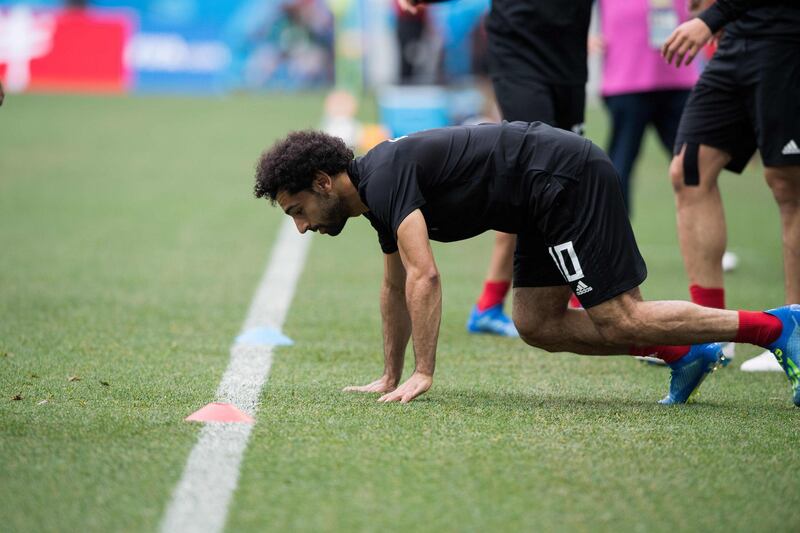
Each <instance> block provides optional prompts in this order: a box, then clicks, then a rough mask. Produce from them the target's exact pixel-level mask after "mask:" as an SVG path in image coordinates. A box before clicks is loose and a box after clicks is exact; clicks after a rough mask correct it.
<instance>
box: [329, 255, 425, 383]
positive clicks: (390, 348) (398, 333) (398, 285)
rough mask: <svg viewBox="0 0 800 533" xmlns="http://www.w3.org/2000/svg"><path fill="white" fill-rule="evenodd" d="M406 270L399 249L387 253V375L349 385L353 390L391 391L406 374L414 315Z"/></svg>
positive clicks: (384, 314) (384, 301)
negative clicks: (408, 302)
mask: <svg viewBox="0 0 800 533" xmlns="http://www.w3.org/2000/svg"><path fill="white" fill-rule="evenodd" d="M405 288H406V270H405V268H404V267H403V262H402V260H401V259H400V254H399V253H398V252H395V253H393V254H387V255H384V256H383V284H382V286H381V318H382V321H383V375H382V376H381V377H380V378H379V379H377V380H375V381H373V382H372V383H369V384H367V385H363V386H358V387H345V388H344V390H345V391H353V392H381V393H383V392H390V391H393V390H395V388H397V384H398V383H399V382H400V378H401V377H402V376H403V360H404V359H405V353H406V346H408V339H409V337H410V336H411V318H410V317H409V316H408V309H407V308H406V289H405Z"/></svg>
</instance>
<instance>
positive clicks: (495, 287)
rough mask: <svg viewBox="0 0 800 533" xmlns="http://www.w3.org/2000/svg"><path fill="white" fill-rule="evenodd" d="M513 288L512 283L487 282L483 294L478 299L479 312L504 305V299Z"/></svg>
mask: <svg viewBox="0 0 800 533" xmlns="http://www.w3.org/2000/svg"><path fill="white" fill-rule="evenodd" d="M510 287H511V282H510V281H488V280H487V281H486V283H484V284H483V292H482V293H481V297H480V298H478V311H481V312H483V311H486V310H487V309H489V308H490V307H493V306H495V305H497V304H501V303H503V299H504V298H505V297H506V294H507V293H508V289H509V288H510Z"/></svg>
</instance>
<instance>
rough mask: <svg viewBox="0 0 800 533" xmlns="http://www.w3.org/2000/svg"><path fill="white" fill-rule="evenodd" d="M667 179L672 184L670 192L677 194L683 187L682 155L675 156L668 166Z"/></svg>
mask: <svg viewBox="0 0 800 533" xmlns="http://www.w3.org/2000/svg"><path fill="white" fill-rule="evenodd" d="M669 179H670V181H671V182H672V190H674V191H675V194H679V193H680V192H681V190H682V189H683V188H684V187H685V185H684V183H683V154H679V155H676V156H674V157H673V158H672V162H671V163H670V164H669Z"/></svg>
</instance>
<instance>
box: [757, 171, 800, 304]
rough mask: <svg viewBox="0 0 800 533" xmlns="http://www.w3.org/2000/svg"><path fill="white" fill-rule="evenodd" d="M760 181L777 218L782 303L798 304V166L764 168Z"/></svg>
mask: <svg viewBox="0 0 800 533" xmlns="http://www.w3.org/2000/svg"><path fill="white" fill-rule="evenodd" d="M764 177H765V178H766V180H767V184H768V185H769V188H770V189H772V194H773V196H774V197H775V201H776V202H777V204H778V210H779V212H780V217H781V231H782V235H783V272H784V288H785V297H786V303H787V304H793V303H800V166H787V167H765V168H764Z"/></svg>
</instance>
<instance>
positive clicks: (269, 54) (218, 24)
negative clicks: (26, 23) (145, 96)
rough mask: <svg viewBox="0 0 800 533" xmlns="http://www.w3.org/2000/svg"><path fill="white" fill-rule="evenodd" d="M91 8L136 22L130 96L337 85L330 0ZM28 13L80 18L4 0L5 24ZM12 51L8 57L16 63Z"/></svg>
mask: <svg viewBox="0 0 800 533" xmlns="http://www.w3.org/2000/svg"><path fill="white" fill-rule="evenodd" d="M88 4H89V7H88V8H84V9H83V10H82V11H83V12H84V13H88V14H98V15H100V14H103V13H115V14H117V16H125V17H128V19H129V26H130V28H131V29H132V30H131V31H130V32H129V37H128V40H127V42H126V45H125V46H124V49H123V51H122V52H121V53H122V54H124V57H122V58H120V61H121V62H122V63H124V64H125V66H126V68H127V70H128V71H129V72H130V82H129V83H128V88H129V89H130V90H134V91H140V92H182V93H185V92H200V93H209V92H210V93H215V92H222V91H227V90H232V89H303V88H311V87H319V86H328V85H331V84H332V83H333V76H334V73H333V64H334V61H333V16H332V15H331V12H330V10H329V9H328V7H327V6H326V3H325V2H324V1H323V0H271V1H264V0H224V1H223V0H94V1H91V2H89V3H88ZM23 10H24V11H26V12H28V13H30V14H32V15H30V16H28V18H32V17H33V18H35V17H41V16H52V14H59V13H65V12H75V11H76V10H75V9H74V8H73V9H71V10H67V9H65V7H64V2H60V1H53V0H39V1H25V2H20V1H13V2H12V1H8V0H0V25H2V21H3V20H4V18H3V17H6V18H8V14H9V13H12V12H14V13H19V12H22V11H23ZM19 18H20V17H19V16H17V17H16V19H19ZM16 19H15V20H16ZM24 45H25V43H22V41H19V42H17V41H14V42H10V43H5V48H8V49H11V50H12V52H13V51H14V50H15V47H16V48H19V47H21V46H24ZM2 49H3V48H2V47H0V67H2V65H3V63H4V57H3V55H2V53H1V52H2ZM12 52H10V53H9V54H8V55H10V56H13V55H14V53H12ZM99 52H100V51H99V50H98V53H99Z"/></svg>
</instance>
